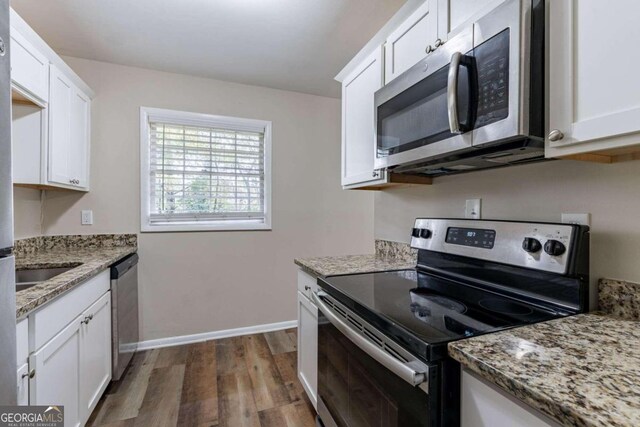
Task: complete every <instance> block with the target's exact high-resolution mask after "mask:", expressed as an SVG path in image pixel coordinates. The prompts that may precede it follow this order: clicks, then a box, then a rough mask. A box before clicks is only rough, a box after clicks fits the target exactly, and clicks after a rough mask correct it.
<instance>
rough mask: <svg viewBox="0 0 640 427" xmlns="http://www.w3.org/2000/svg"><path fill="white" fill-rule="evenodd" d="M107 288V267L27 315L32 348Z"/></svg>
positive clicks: (84, 308)
mask: <svg viewBox="0 0 640 427" xmlns="http://www.w3.org/2000/svg"><path fill="white" fill-rule="evenodd" d="M109 288H110V278H109V270H108V269H107V270H104V271H103V272H101V273H99V274H98V275H97V276H95V277H93V278H91V279H89V280H87V281H86V282H84V283H82V284H80V285H78V286H77V287H75V288H74V289H72V290H71V291H69V292H68V293H67V294H65V295H63V296H61V297H60V298H59V299H57V300H56V301H53V302H52V303H50V304H48V305H46V306H45V307H43V308H42V309H41V310H38V311H36V312H35V313H33V314H32V315H31V316H29V318H30V320H31V321H30V323H29V328H30V331H31V334H30V335H31V337H32V339H33V348H35V349H39V348H40V347H42V345H44V344H45V343H46V342H47V341H49V340H50V339H51V338H53V337H54V336H55V335H56V334H57V333H58V332H60V331H61V330H62V329H64V327H65V326H67V325H68V324H69V323H70V322H71V321H72V320H73V319H75V318H76V317H78V316H80V314H81V313H82V312H83V311H84V310H86V309H87V308H88V307H89V306H90V305H91V304H93V303H94V302H95V301H97V300H98V298H100V296H102V295H103V294H104V293H105V292H107V291H108V290H109Z"/></svg>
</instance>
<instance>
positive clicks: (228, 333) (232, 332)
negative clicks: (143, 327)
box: [138, 320, 298, 350]
mask: <svg viewBox="0 0 640 427" xmlns="http://www.w3.org/2000/svg"><path fill="white" fill-rule="evenodd" d="M297 326H298V321H297V320H289V321H287V322H278V323H267V324H265V325H255V326H247V327H245V328H236V329H227V330H224V331H212V332H203V333H201V334H193V335H182V336H178V337H168V338H158V339H155V340H148V341H140V342H139V343H138V350H150V349H153V348H162V347H172V346H176V345H183V344H192V343H196V342H202V341H209V340H216V339H220V338H229V337H238V336H241V335H251V334H261V333H263V332H272V331H280V330H282V329H289V328H295V327H297Z"/></svg>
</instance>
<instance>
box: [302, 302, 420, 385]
mask: <svg viewBox="0 0 640 427" xmlns="http://www.w3.org/2000/svg"><path fill="white" fill-rule="evenodd" d="M326 296H328V294H327V293H325V292H322V291H318V292H315V293H313V294H311V299H313V302H314V303H315V304H316V305H317V306H318V309H319V310H320V311H321V312H322V314H324V316H325V317H326V318H327V319H328V320H329V322H331V324H332V325H333V326H335V327H336V328H337V329H338V330H339V331H340V332H342V334H344V335H345V336H346V337H347V338H349V339H350V340H351V341H352V342H353V343H354V344H355V345H357V346H358V347H360V349H361V350H362V351H364V352H365V353H367V354H368V355H369V356H371V357H372V358H373V359H375V360H376V361H377V362H378V363H380V364H381V365H382V366H384V367H385V368H387V369H389V370H390V371H391V372H393V373H394V374H396V375H397V376H398V377H399V378H402V379H403V380H404V381H406V382H408V383H409V384H411V385H412V386H417V385H420V384H422V383H424V382H426V381H427V380H428V378H427V375H426V369H425V370H422V371H417V370H415V369H413V368H412V367H410V366H409V365H408V363H411V364H413V365H414V366H417V365H418V364H420V362H417V363H416V361H410V362H408V363H404V362H402V361H400V360H398V359H396V358H395V357H393V356H391V355H390V354H389V353H387V352H385V351H384V350H382V349H381V348H380V347H378V346H377V345H376V344H374V343H373V342H371V340H370V339H369V338H366V337H364V336H363V335H361V334H360V333H359V332H357V331H355V330H354V329H352V328H351V327H350V326H349V325H347V324H346V323H345V322H344V321H343V320H342V319H340V318H339V317H338V316H337V315H335V314H334V313H333V310H332V309H331V308H329V307H328V306H327V305H326V304H325V303H324V302H322V298H321V297H326Z"/></svg>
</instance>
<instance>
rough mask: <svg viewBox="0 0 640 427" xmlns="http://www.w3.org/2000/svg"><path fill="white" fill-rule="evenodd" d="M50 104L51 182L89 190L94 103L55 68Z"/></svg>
mask: <svg viewBox="0 0 640 427" xmlns="http://www.w3.org/2000/svg"><path fill="white" fill-rule="evenodd" d="M50 89H51V93H50V97H49V99H50V101H49V182H50V183H53V184H61V185H64V186H66V187H74V188H78V189H87V188H88V186H89V176H88V174H89V164H88V162H89V141H90V136H89V123H90V117H89V114H90V100H89V98H88V97H87V96H86V95H85V94H84V93H82V91H80V89H78V88H77V87H76V86H75V85H74V84H73V83H72V82H71V80H69V79H68V78H67V77H66V76H65V75H63V74H62V73H60V71H59V70H58V69H57V68H56V67H54V66H53V65H52V66H51V82H50Z"/></svg>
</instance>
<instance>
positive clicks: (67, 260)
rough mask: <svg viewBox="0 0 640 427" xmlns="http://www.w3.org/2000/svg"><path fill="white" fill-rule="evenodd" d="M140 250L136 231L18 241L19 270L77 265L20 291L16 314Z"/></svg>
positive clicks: (17, 268)
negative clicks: (133, 232) (123, 233)
mask: <svg viewBox="0 0 640 427" xmlns="http://www.w3.org/2000/svg"><path fill="white" fill-rule="evenodd" d="M136 251H137V240H136V236H135V235H95V236H46V237H38V238H34V239H25V240H23V241H17V242H16V248H15V254H16V270H28V269H37V268H55V267H74V268H72V269H71V270H69V271H66V272H64V273H62V274H60V275H58V276H55V277H54V278H52V279H50V280H46V281H44V282H40V283H39V284H37V285H36V286H34V287H31V288H29V289H25V290H23V291H19V292H16V318H21V317H24V316H26V315H28V314H29V313H30V312H31V311H33V310H34V309H36V308H38V307H41V306H42V305H44V304H46V303H48V302H50V301H52V300H53V299H55V298H56V297H58V296H60V295H61V294H63V293H64V292H66V291H68V290H70V289H72V288H73V287H74V286H76V285H78V284H80V283H82V282H84V281H85V280H87V279H89V278H91V277H93V276H95V275H96V274H98V273H99V272H101V271H102V270H104V269H106V268H108V267H109V266H110V265H111V264H113V263H115V262H116V261H118V260H119V259H121V258H124V257H125V256H127V255H129V254H132V253H134V252H136Z"/></svg>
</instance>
